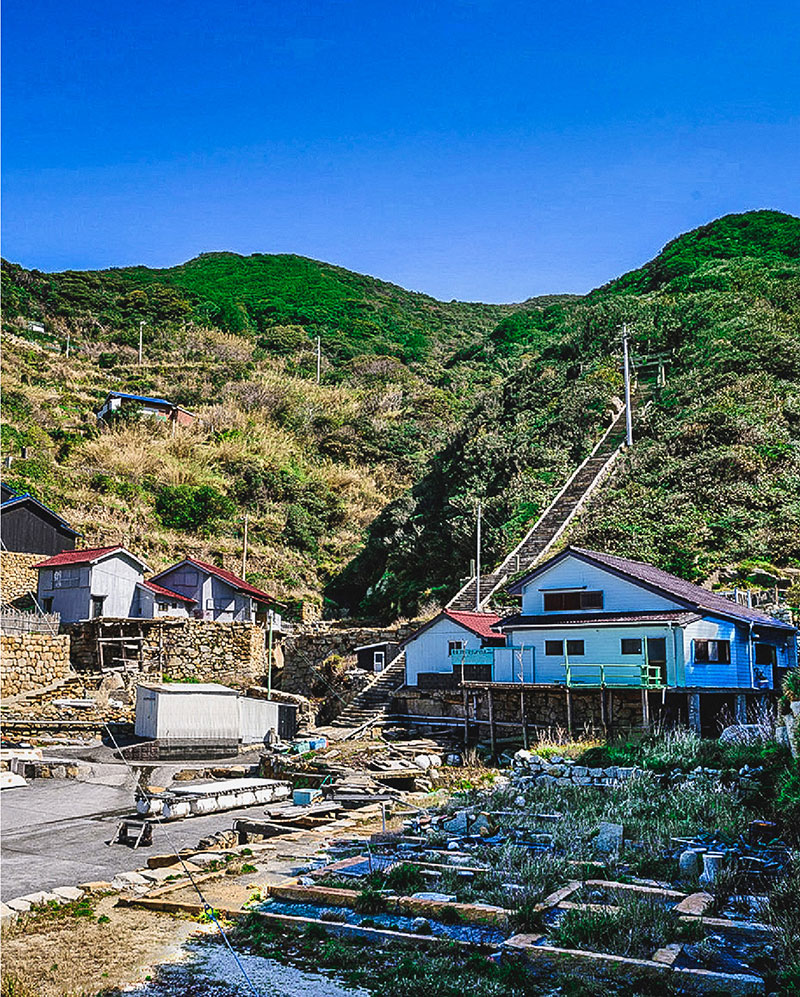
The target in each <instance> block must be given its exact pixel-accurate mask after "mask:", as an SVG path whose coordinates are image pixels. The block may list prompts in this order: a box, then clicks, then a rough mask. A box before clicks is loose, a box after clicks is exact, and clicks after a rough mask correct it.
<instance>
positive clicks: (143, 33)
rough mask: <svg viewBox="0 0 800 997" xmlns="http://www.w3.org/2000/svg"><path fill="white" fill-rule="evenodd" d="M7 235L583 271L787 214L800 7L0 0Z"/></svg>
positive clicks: (557, 276)
mask: <svg viewBox="0 0 800 997" xmlns="http://www.w3.org/2000/svg"><path fill="white" fill-rule="evenodd" d="M2 12H3V83H4V88H3V112H4V113H3V255H4V257H6V258H7V259H12V260H14V261H17V262H21V263H23V264H24V265H26V266H31V267H38V268H40V269H43V270H58V269H67V268H100V267H108V266H124V265H129V264H136V263H143V264H147V265H149V266H170V265H173V264H175V263H179V262H182V261H183V260H186V259H189V258H191V257H193V256H196V255H197V254H198V253H200V252H204V251H209V250H222V249H229V250H234V251H236V252H240V253H252V252H293V253H299V254H301V255H304V256H311V257H315V258H317V259H324V260H328V261H331V262H333V263H338V264H341V265H342V266H346V267H348V268H350V269H353V270H358V271H361V272H364V273H369V274H373V275H375V276H378V277H381V278H384V279H386V280H391V281H394V282H396V283H398V284H402V285H403V286H405V287H408V288H412V289H415V290H422V291H426V292H428V293H430V294H434V295H436V296H437V297H440V298H444V299H450V298H461V299H470V300H484V301H512V300H521V299H523V298H526V297H528V296H530V295H534V294H543V293H548V292H558V291H574V292H583V291H587V290H589V289H590V288H591V287H594V286H596V285H598V284H601V283H604V282H605V281H607V280H609V279H610V278H612V277H614V276H616V275H618V274H620V273H623V272H625V271H626V270H629V269H632V268H633V267H636V266H639V265H640V264H641V263H643V262H644V261H646V260H647V259H649V258H650V257H652V256H653V255H655V253H656V252H658V250H659V249H660V248H661V247H662V246H663V245H664V243H665V242H667V241H668V240H669V239H670V238H672V237H673V236H675V235H676V234H678V233H679V232H681V231H685V230H687V229H690V228H693V227H695V226H697V225H700V224H703V223H704V222H707V221H709V220H711V219H712V218H715V217H717V216H719V215H721V214H725V213H728V212H732V211H744V210H748V209H752V208H763V207H769V208H776V209H779V210H783V211H788V212H790V213H792V214H800V57H799V56H798V50H800V46H798V44H797V39H798V38H799V37H800V5H798V4H797V3H796V2H795V0H786V2H777V3H774V2H773V3H770V2H769V0H767V2H763V3H761V4H758V5H756V4H753V3H740V2H737V0H728V2H719V0H710V2H702V0H699V2H687V0H672V2H671V3H663V2H660V3H652V2H647V0H645V2H644V3H642V2H639V3H632V2H630V3H629V2H618V0H595V2H593V3H588V2H585V0H573V2H572V3H571V4H565V3H563V2H549V0H526V2H515V0H506V2H500V0H497V2H495V0H448V2H437V0H427V2H414V0H403V2H394V0H391V2H389V0H371V2H363V0H309V2H304V0H258V2H257V0H238V2H234V0H214V2H209V0H192V2H185V0H169V2H166V3H165V2H163V0H160V2H151V0H137V3H130V2H129V0H125V2H123V0H103V2H96V0H69V2H64V0H58V2H53V0H3V7H2Z"/></svg>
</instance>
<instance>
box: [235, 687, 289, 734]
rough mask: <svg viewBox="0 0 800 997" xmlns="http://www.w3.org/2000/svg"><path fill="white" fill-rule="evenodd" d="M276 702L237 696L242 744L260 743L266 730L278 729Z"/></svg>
mask: <svg viewBox="0 0 800 997" xmlns="http://www.w3.org/2000/svg"><path fill="white" fill-rule="evenodd" d="M278 717H279V709H278V704H277V703H273V702H271V701H270V700H267V699H251V698H250V697H249V696H240V697H239V736H240V737H241V740H242V744H260V743H263V742H264V740H265V739H266V736H267V731H270V730H274V731H277V730H278Z"/></svg>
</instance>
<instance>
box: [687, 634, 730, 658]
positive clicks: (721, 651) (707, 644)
mask: <svg viewBox="0 0 800 997" xmlns="http://www.w3.org/2000/svg"><path fill="white" fill-rule="evenodd" d="M694 660H695V661H716V662H719V663H720V664H728V663H729V662H730V660H731V642H730V641H729V640H696V641H695V642H694Z"/></svg>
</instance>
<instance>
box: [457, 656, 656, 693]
mask: <svg viewBox="0 0 800 997" xmlns="http://www.w3.org/2000/svg"><path fill="white" fill-rule="evenodd" d="M450 664H451V665H452V668H453V674H452V681H453V682H458V681H465V682H470V681H473V682H508V683H517V684H525V685H536V684H537V683H539V684H542V685H561V686H566V687H567V688H569V689H580V688H583V689H663V688H664V685H665V682H664V672H663V665H661V664H650V662H649V661H648V660H647V658H646V656H645V655H643V656H642V658H641V659H638V660H636V661H633V662H629V661H628V662H613V663H608V664H587V663H585V662H578V663H576V662H574V661H570V660H569V657H568V656H565V658H564V661H563V662H562V663H558V662H556V663H553V662H552V659H551V660H548V661H547V662H546V664H545V665H544V666H543V667H542V668H541V670H540V672H539V674H537V668H536V663H535V656H534V648H533V647H481V648H477V649H475V650H467V649H459V650H454V651H451V652H450ZM562 669H563V671H562Z"/></svg>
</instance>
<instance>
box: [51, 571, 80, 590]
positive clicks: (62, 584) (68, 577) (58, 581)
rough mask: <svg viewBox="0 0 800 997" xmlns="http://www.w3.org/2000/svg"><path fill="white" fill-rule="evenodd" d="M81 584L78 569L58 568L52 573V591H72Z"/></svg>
mask: <svg viewBox="0 0 800 997" xmlns="http://www.w3.org/2000/svg"><path fill="white" fill-rule="evenodd" d="M80 583H81V569H80V568H60V569H58V570H56V571H54V572H53V588H54V589H74V588H77V587H78V586H79V585H80Z"/></svg>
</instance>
